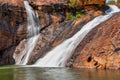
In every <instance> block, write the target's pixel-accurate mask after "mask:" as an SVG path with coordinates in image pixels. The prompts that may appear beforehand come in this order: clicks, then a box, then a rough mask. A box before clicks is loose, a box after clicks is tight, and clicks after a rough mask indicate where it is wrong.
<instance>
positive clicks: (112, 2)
mask: <svg viewBox="0 0 120 80" xmlns="http://www.w3.org/2000/svg"><path fill="white" fill-rule="evenodd" d="M117 3H120V0H117ZM107 4H115V1H114V0H112V1H110V2H108V3H107Z"/></svg>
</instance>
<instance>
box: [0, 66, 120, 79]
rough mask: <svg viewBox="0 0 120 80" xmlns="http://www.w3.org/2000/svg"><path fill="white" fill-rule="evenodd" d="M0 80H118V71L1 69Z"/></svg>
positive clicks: (119, 74) (119, 72) (119, 76)
mask: <svg viewBox="0 0 120 80" xmlns="http://www.w3.org/2000/svg"><path fill="white" fill-rule="evenodd" d="M0 80H120V71H119V70H89V69H70V68H37V67H35V68H33V67H1V68H0Z"/></svg>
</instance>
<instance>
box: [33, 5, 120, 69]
mask: <svg viewBox="0 0 120 80" xmlns="http://www.w3.org/2000/svg"><path fill="white" fill-rule="evenodd" d="M110 10H111V12H109V13H107V15H101V16H98V17H96V18H95V19H93V20H92V21H90V22H88V23H87V24H86V25H85V26H83V28H82V29H81V30H80V31H78V32H77V33H76V34H75V35H74V36H73V37H71V38H69V39H67V40H65V41H64V42H63V43H61V44H60V45H58V46H57V47H55V48H54V49H53V50H51V51H50V52H48V53H47V55H45V56H44V57H43V58H41V59H39V60H38V61H37V62H36V63H35V64H34V66H40V67H64V66H65V64H66V61H67V59H68V58H69V57H71V55H72V51H74V50H75V48H76V47H77V46H78V45H79V43H80V42H81V41H82V39H83V38H84V37H85V36H86V35H87V33H88V32H90V31H91V30H92V29H93V28H95V27H96V26H97V25H99V24H100V23H102V22H104V21H106V20H107V19H109V18H110V17H111V16H112V14H113V13H115V12H119V11H120V10H119V9H118V7H116V6H114V5H111V6H110Z"/></svg>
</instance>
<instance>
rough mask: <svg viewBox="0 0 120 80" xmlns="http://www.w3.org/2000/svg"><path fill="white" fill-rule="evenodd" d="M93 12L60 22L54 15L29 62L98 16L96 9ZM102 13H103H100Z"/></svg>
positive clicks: (34, 60) (31, 62) (42, 33)
mask: <svg viewBox="0 0 120 80" xmlns="http://www.w3.org/2000/svg"><path fill="white" fill-rule="evenodd" d="M98 12H99V11H98ZM92 13H93V14H91V13H89V14H86V16H84V17H82V18H78V19H75V20H70V21H66V22H62V23H58V22H59V20H58V22H56V21H57V19H56V18H55V17H52V19H53V23H52V24H51V25H50V26H48V27H47V28H45V29H44V30H43V31H42V32H41V34H40V37H39V40H38V43H37V45H36V47H35V49H34V51H33V52H32V54H31V57H30V59H29V64H33V63H34V62H36V61H37V60H38V59H39V58H41V57H43V56H44V55H45V54H46V53H47V52H49V51H50V50H51V49H53V48H54V47H56V46H57V45H59V44H60V43H61V42H63V41H64V40H66V39H68V38H70V37H72V36H73V35H74V34H75V33H76V32H78V31H79V30H80V29H81V28H82V26H83V25H85V24H86V23H87V22H88V21H90V20H91V19H93V18H94V17H96V15H94V14H96V11H92ZM101 14H102V13H100V14H99V15H101ZM54 20H55V21H54Z"/></svg>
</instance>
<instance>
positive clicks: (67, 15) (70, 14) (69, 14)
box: [66, 13, 84, 20]
mask: <svg viewBox="0 0 120 80" xmlns="http://www.w3.org/2000/svg"><path fill="white" fill-rule="evenodd" d="M82 16H84V14H83V13H77V14H76V15H75V16H74V15H73V14H72V13H67V14H66V20H73V19H75V18H81V17H82Z"/></svg>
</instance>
